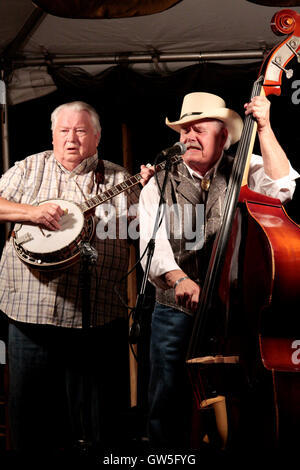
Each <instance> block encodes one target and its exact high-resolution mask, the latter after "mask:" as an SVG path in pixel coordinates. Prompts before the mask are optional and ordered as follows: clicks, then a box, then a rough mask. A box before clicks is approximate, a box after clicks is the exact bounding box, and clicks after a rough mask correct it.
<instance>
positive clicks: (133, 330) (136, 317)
mask: <svg viewBox="0 0 300 470" xmlns="http://www.w3.org/2000/svg"><path fill="white" fill-rule="evenodd" d="M160 155H161V154H159V155H158V157H159V156H160ZM158 157H157V158H158ZM170 168H171V159H170V158H168V159H167V160H166V165H165V176H164V180H163V184H162V187H161V191H160V199H159V205H158V210H157V213H156V218H155V224H154V228H153V232H152V236H151V239H150V240H149V243H148V245H147V261H146V266H145V270H144V275H143V278H142V283H141V288H140V292H139V294H138V296H137V300H136V304H135V307H134V309H133V314H132V320H133V321H132V325H131V327H130V330H129V343H130V344H136V343H137V342H138V339H139V337H140V332H141V326H140V321H141V317H142V313H143V310H144V302H145V290H146V285H147V280H148V275H149V271H150V266H151V262H152V258H153V254H154V249H155V238H156V234H157V231H158V228H159V221H160V217H161V213H162V206H163V203H164V194H165V190H166V184H167V179H168V176H169V171H170Z"/></svg>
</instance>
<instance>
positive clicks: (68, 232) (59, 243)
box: [14, 199, 94, 269]
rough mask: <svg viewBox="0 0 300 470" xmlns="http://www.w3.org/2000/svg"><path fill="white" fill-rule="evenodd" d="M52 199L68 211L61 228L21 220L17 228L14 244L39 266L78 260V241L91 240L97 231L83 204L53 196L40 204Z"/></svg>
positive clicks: (62, 219)
mask: <svg viewBox="0 0 300 470" xmlns="http://www.w3.org/2000/svg"><path fill="white" fill-rule="evenodd" d="M47 202H53V203H54V204H57V205H59V206H60V207H61V208H62V210H63V211H64V212H65V214H64V215H63V216H62V217H61V219H60V221H59V224H60V225H61V229H60V230H53V231H52V230H47V229H45V228H43V227H40V226H38V225H33V224H22V225H21V226H19V227H16V228H15V237H14V247H15V249H16V252H17V255H18V256H19V258H20V259H21V260H22V261H24V262H25V263H28V264H30V265H31V266H32V267H36V268H38V269H44V268H49V267H50V268H51V267H52V269H58V268H59V267H66V266H67V265H69V264H73V263H74V262H76V261H77V259H78V256H79V245H80V243H81V241H83V240H86V239H88V240H90V239H91V237H92V235H93V232H94V222H93V218H92V217H89V218H86V217H85V216H84V214H83V212H82V210H81V209H80V207H79V206H78V205H77V204H75V203H73V202H70V201H65V200H63V199H50V200H47V201H43V202H41V203H40V204H45V203H47Z"/></svg>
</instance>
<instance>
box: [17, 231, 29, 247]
mask: <svg viewBox="0 0 300 470" xmlns="http://www.w3.org/2000/svg"><path fill="white" fill-rule="evenodd" d="M32 240H33V236H32V235H31V233H28V232H27V233H25V234H24V235H22V236H21V237H18V238H15V243H16V245H23V244H24V243H27V242H31V241H32Z"/></svg>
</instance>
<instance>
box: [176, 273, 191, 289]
mask: <svg viewBox="0 0 300 470" xmlns="http://www.w3.org/2000/svg"><path fill="white" fill-rule="evenodd" d="M186 279H189V276H184V277H180V278H179V279H177V281H176V282H175V284H174V286H173V289H176V287H177V286H178V284H180V283H181V282H182V281H185V280H186Z"/></svg>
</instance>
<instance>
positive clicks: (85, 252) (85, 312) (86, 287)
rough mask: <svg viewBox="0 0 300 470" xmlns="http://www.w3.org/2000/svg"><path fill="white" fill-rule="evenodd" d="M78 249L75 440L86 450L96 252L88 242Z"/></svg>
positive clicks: (88, 421)
mask: <svg viewBox="0 0 300 470" xmlns="http://www.w3.org/2000/svg"><path fill="white" fill-rule="evenodd" d="M79 251H80V269H79V287H80V290H81V293H82V295H81V310H82V339H83V353H82V354H83V358H84V359H83V361H82V364H81V368H82V370H81V377H82V398H83V408H82V410H81V411H82V413H80V415H81V419H80V422H81V433H82V436H81V438H80V439H78V441H77V445H78V447H79V449H80V450H81V451H83V452H87V451H88V450H89V448H90V447H91V444H92V442H91V438H92V433H91V429H92V424H91V409H90V396H89V380H88V373H87V370H88V351H87V349H88V348H89V335H88V333H89V330H90V318H91V299H90V289H91V268H92V266H93V265H95V264H96V262H97V258H98V253H97V251H96V250H95V248H93V247H92V246H91V245H90V243H89V242H85V241H82V242H81V244H80V246H79Z"/></svg>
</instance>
